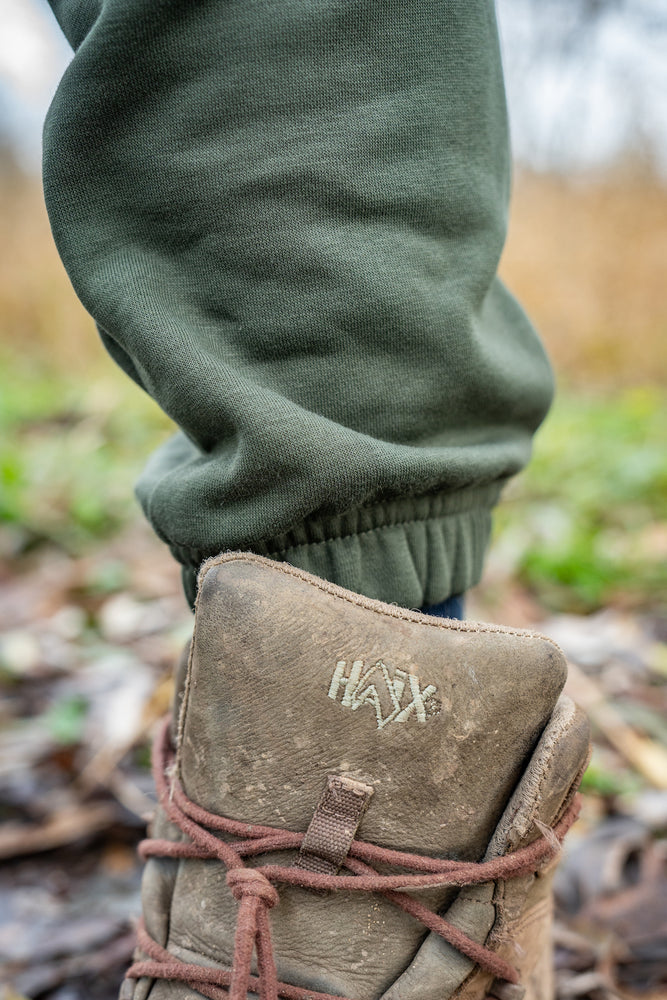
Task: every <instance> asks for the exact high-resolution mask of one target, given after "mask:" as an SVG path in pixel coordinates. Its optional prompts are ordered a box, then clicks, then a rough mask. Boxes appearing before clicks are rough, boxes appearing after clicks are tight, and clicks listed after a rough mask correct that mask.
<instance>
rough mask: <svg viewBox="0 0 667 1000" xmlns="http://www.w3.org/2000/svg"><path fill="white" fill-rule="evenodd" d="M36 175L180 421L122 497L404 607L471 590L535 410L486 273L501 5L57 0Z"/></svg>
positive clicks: (497, 127) (518, 321) (116, 334)
mask: <svg viewBox="0 0 667 1000" xmlns="http://www.w3.org/2000/svg"><path fill="white" fill-rule="evenodd" d="M52 6H53V9H54V11H55V13H56V16H57V17H58V19H59V21H60V23H61V25H62V27H63V29H64V31H65V33H66V34H67V36H68V38H69V39H70V41H71V43H72V45H73V46H74V48H75V49H76V55H75V57H74V60H73V62H72V63H71V65H70V67H69V68H68V70H67V72H66V74H65V76H64V79H63V81H62V83H61V86H60V88H59V90H58V92H57V94H56V97H55V99H54V101H53V104H52V107H51V109H50V112H49V115H48V118H47V122H46V127H45V137H44V183H45V192H46V199H47V206H48V209H49V214H50V218H51V222H52V227H53V232H54V235H55V239H56V242H57V245H58V248H59V250H60V253H61V256H62V259H63V261H64V263H65V266H66V268H67V270H68V272H69V274H70V277H71V280H72V282H73V285H74V287H75V289H76V291H77V293H78V295H79V296H80V298H81V300H82V302H83V304H84V305H85V306H86V308H87V309H88V310H89V311H90V312H91V314H92V315H93V317H94V318H95V320H96V322H97V324H98V328H99V331H100V334H101V336H102V339H103V341H104V343H105V345H106V346H107V348H108V350H109V352H110V353H111V354H112V356H113V357H114V358H115V360H116V361H117V362H118V363H119V364H120V365H121V367H122V368H123V369H124V370H125V371H126V372H127V373H128V374H129V375H130V376H131V377H132V378H134V379H135V380H136V381H137V382H138V383H139V384H140V385H141V386H143V388H144V389H145V390H146V391H147V392H149V393H150V394H151V396H153V397H154V398H155V399H156V400H157V401H158V403H159V404H160V406H162V407H163V409H164V410H165V411H166V412H167V413H168V414H169V415H170V417H172V419H173V420H174V421H175V422H176V424H177V425H178V427H179V428H180V431H179V433H178V434H177V435H176V436H175V437H174V438H173V439H172V440H171V441H169V442H168V443H167V444H166V445H165V446H164V447H162V448H161V449H160V450H159V451H158V452H157V454H155V455H154V456H153V458H152V459H151V460H150V461H149V463H148V466H147V468H146V470H145V472H144V474H143V475H142V477H141V479H140V481H139V484H138V487H137V490H138V496H139V499H140V501H141V504H142V506H143V509H144V511H145V513H146V515H147V517H148V518H149V520H150V522H151V524H152V525H153V527H154V528H155V530H156V531H157V533H158V535H159V536H160V537H161V538H162V539H164V541H166V542H167V543H168V544H169V545H170V547H171V549H172V551H173V553H174V555H175V556H176V558H177V559H178V560H179V561H180V562H181V563H182V565H183V567H184V578H185V581H186V589H187V590H188V593H189V596H190V597H191V598H192V596H193V593H194V581H195V574H196V569H197V567H198V565H199V564H200V562H201V561H202V560H203V559H204V558H205V557H207V556H209V555H211V554H214V553H216V552H219V551H221V550H224V549H229V548H243V549H250V550H253V551H255V552H258V553H261V554H265V555H270V556H272V557H274V558H276V559H285V560H288V561H289V562H291V563H293V564H294V565H297V566H300V567H302V568H305V569H307V570H310V571H312V572H314V573H316V574H318V575H320V576H323V577H325V578H328V579H330V580H332V581H333V582H336V583H339V584H341V585H343V586H346V587H348V588H350V589H353V590H357V591H360V592H361V593H365V594H367V595H369V596H371V597H377V598H380V599H384V600H388V601H395V602H397V603H399V604H402V605H407V606H412V607H420V606H426V605H434V604H437V603H439V602H441V601H443V600H444V599H446V598H447V597H448V596H449V595H451V594H458V593H461V592H463V591H464V590H466V589H467V588H468V587H470V586H471V585H472V584H474V583H475V582H476V581H477V579H478V578H479V575H480V572H481V566H482V560H483V555H484V550H485V547H486V544H487V540H488V535H489V527H490V514H491V509H492V507H493V505H494V503H495V502H496V500H497V498H498V495H499V492H500V489H501V487H502V485H503V483H504V482H505V481H506V480H507V478H508V477H509V476H511V475H512V474H514V473H516V472H517V471H518V469H520V468H521V467H522V465H523V464H524V463H525V461H526V460H527V458H528V455H529V450H530V441H531V435H532V433H533V431H534V430H535V428H536V427H537V425H538V424H539V422H540V421H541V419H542V418H543V416H544V413H545V411H546V409H547V407H548V404H549V400H550V397H551V392H552V381H551V374H550V370H549V366H548V363H547V361H546V359H545V356H544V353H543V350H542V348H541V346H540V344H539V341H538V339H537V337H536V335H535V333H534V331H533V330H532V328H531V326H530V324H529V322H528V321H527V319H526V317H525V316H524V314H523V312H522V311H521V309H520V307H519V306H518V305H517V304H516V302H515V301H514V300H513V298H512V297H511V296H510V295H509V293H508V292H507V291H506V290H505V288H504V287H503V286H502V284H501V283H500V282H499V281H498V279H497V276H496V269H497V265H498V259H499V256H500V252H501V249H502V245H503V241H504V236H505V226H506V211H507V200H508V186H509V154H508V137H507V125H506V112H505V103H504V92H503V81H502V71H501V65H500V57H499V52H498V40H497V30H496V24H495V19H494V11H493V4H492V2H491V0H466V2H463V0H420V2H418V3H416V2H406V0H281V2H277V0H226V2H223V0H215V2H214V0H197V2H192V0H161V2H159V3H156V2H155V0H52Z"/></svg>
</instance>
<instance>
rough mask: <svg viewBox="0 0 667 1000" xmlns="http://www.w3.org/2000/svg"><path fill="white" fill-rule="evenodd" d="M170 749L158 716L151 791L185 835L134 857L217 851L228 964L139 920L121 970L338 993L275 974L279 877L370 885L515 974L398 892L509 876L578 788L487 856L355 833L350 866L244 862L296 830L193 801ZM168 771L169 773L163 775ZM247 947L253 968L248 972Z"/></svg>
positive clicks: (332, 999)
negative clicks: (175, 945) (225, 900)
mask: <svg viewBox="0 0 667 1000" xmlns="http://www.w3.org/2000/svg"><path fill="white" fill-rule="evenodd" d="M173 763H174V752H173V749H172V747H171V742H170V738H169V720H168V719H165V720H164V722H163V724H162V725H161V727H160V729H159V731H158V734H157V736H156V739H155V743H154V747H153V774H154V778H155V783H156V786H157V791H158V798H159V802H160V805H161V806H162V808H163V810H164V812H165V813H166V816H167V818H168V819H169V820H170V821H171V822H172V823H173V824H174V825H175V826H177V827H178V828H179V829H180V830H181V831H182V832H183V833H185V834H186V835H187V836H188V837H189V838H190V842H189V843H183V842H180V841H171V840H162V839H154V838H153V839H147V840H144V841H142V843H141V844H140V845H139V853H140V855H141V857H142V858H143V859H148V858H151V857H169V858H175V859H178V858H182V859H199V860H212V861H219V862H221V863H222V864H223V865H224V866H225V867H226V868H227V884H228V886H229V888H230V891H231V893H232V895H233V897H234V899H236V900H237V901H238V903H239V910H238V916H237V925H236V933H235V938H234V957H233V961H232V967H231V969H229V970H228V969H220V968H211V967H207V966H200V965H195V964H192V963H188V962H184V961H181V960H180V959H179V958H176V957H175V956H174V955H172V954H171V953H170V952H169V951H167V949H165V948H163V947H162V945H160V944H159V943H158V942H157V941H155V940H154V939H153V938H152V937H151V936H150V935H149V934H148V932H147V930H146V928H145V926H144V925H143V923H142V924H140V926H139V931H138V947H139V949H140V950H141V952H143V954H144V955H145V956H146V958H141V959H139V960H137V961H135V962H134V964H133V965H132V966H130V968H129V969H128V971H127V973H126V978H127V979H140V978H143V977H149V978H152V979H167V980H174V981H178V982H182V983H184V984H186V985H187V986H189V987H190V988H191V989H193V990H196V991H198V992H199V993H201V994H203V995H204V996H206V997H209V998H210V1000H246V996H247V993H248V991H250V992H252V993H256V994H258V995H259V997H260V1000H278V997H284V998H286V1000H347V998H345V997H340V996H334V995H333V994H329V993H317V992H315V991H313V990H310V989H302V988H300V987H297V986H293V985H291V984H289V983H283V982H280V981H279V980H278V975H277V971H276V964H275V957H274V953H273V945H272V942H271V926H270V918H269V910H270V909H272V908H273V907H274V906H277V905H278V904H279V902H280V897H279V895H278V891H277V889H276V888H275V886H276V884H279V885H294V886H300V887H301V888H306V889H317V890H329V891H331V890H333V891H336V890H339V891H340V890H350V891H361V892H377V893H380V894H381V895H382V896H383V897H384V898H385V899H386V900H388V901H389V902H391V903H393V904H394V905H395V906H397V907H399V908H400V909H401V910H403V911H404V912H405V913H408V914H410V915H411V916H412V917H414V918H415V919H417V920H419V921H421V923H422V924H423V925H424V926H425V927H427V928H428V929H429V930H431V931H433V932H434V933H435V934H438V935H439V936H440V937H441V938H443V939H444V940H445V941H447V942H448V943H449V944H450V945H452V947H454V948H456V949H457V950H458V951H459V952H461V954H463V955H465V956H466V957H467V958H469V959H470V960H471V961H472V962H474V963H475V964H476V965H478V966H479V967H480V968H482V969H484V970H486V971H487V972H489V973H491V974H493V976H495V977H496V978H497V979H499V980H501V981H504V982H507V983H512V984H517V983H518V981H519V976H518V973H517V971H516V969H515V968H513V966H511V965H510V964H509V963H508V962H506V961H505V960H504V959H503V958H501V956H500V955H498V954H497V953H496V952H494V951H492V950H491V949H489V948H486V947H485V946H484V945H481V944H479V943H478V942H476V941H473V940H472V938H469V937H468V936H467V935H466V934H464V933H463V932H462V931H461V930H459V928H458V927H456V926H454V925H453V924H451V923H449V922H448V921H446V920H445V919H444V918H443V917H441V916H440V915H439V914H437V913H434V912H433V911H432V910H430V909H429V908H428V907H427V906H426V905H424V904H423V903H421V902H420V901H419V900H417V899H415V898H414V897H413V896H410V895H407V893H408V892H409V891H410V890H414V889H427V888H428V889H432V888H438V887H443V886H467V885H477V884H480V883H483V882H492V881H496V880H498V879H503V880H504V879H510V878H517V877H520V876H522V875H528V874H529V873H532V872H535V871H538V870H539V869H540V868H541V867H543V866H544V865H545V864H547V863H548V862H549V861H550V860H551V859H552V858H553V857H554V856H555V855H557V854H558V852H559V850H560V844H561V843H562V840H563V838H564V837H565V834H566V833H567V831H568V830H569V829H570V827H571V826H572V824H573V823H574V821H575V820H576V818H577V816H578V814H579V808H580V798H579V796H578V795H577V796H575V798H574V800H573V801H572V803H571V804H570V806H569V808H568V809H567V810H566V812H565V813H564V814H563V816H562V818H561V819H560V820H559V822H558V823H557V824H556V826H555V827H553V830H550V831H549V833H550V836H545V835H544V834H543V835H542V836H541V837H540V838H539V839H538V840H535V841H534V842H533V843H531V844H529V845H528V846H526V847H522V848H519V850H517V851H515V852H514V853H512V854H507V855H504V856H502V857H498V858H493V859H491V860H490V861H482V862H465V861H452V860H447V859H439V858H428V857H424V856H423V855H417V854H408V853H406V852H403V851H393V850H390V849H387V848H383V847H378V846H377V845H375V844H369V843H365V842H364V841H360V840H354V841H353V842H352V846H351V848H350V852H349V854H348V856H347V858H346V859H345V862H344V866H345V868H346V869H347V870H348V872H349V873H350V874H336V875H327V874H322V873H317V872H309V871H306V870H304V869H301V868H297V867H293V866H287V865H275V864H264V863H262V864H261V866H259V867H256V868H249V867H247V866H246V865H245V864H244V860H243V859H244V858H250V857H253V856H255V855H258V854H262V855H266V854H268V853H270V852H272V851H284V850H289V849H295V850H298V849H299V848H300V846H301V843H302V842H303V838H304V834H303V833H294V832H291V831H289V830H280V829H277V828H275V827H269V826H262V825H259V824H250V823H242V822H239V821H238V820H232V819H228V818H226V817H224V816H218V815H216V814H215V813H210V812H208V811H207V810H205V809H204V808H203V807H202V806H200V805H198V804H197V803H195V802H192V801H191V800H190V799H189V798H188V797H187V795H186V794H185V792H184V790H183V788H182V787H181V784H180V782H179V781H178V779H177V778H176V777H175V775H174V768H173ZM168 775H169V777H168ZM212 831H217V832H220V833H224V834H226V835H227V836H232V837H236V838H237V840H236V842H235V843H234V844H231V843H227V842H226V841H224V840H221V839H220V838H219V837H218V836H216V834H215V833H213V832H212ZM373 865H383V866H384V865H387V866H392V867H399V868H407V869H411V871H409V872H406V873H404V874H400V873H399V874H391V875H381V874H380V873H379V872H378V871H377V870H376V869H375V868H374V867H373ZM253 952H255V953H256V956H257V969H258V976H253V975H252V974H251V967H252V956H253Z"/></svg>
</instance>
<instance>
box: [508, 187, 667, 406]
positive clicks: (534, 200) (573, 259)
mask: <svg viewBox="0 0 667 1000" xmlns="http://www.w3.org/2000/svg"><path fill="white" fill-rule="evenodd" d="M502 274H503V277H504V278H505V280H506V281H507V283H508V284H509V286H510V288H511V289H512V290H513V291H514V292H515V294H516V295H517V296H518V298H519V300H520V301H521V302H522V303H523V305H524V307H525V308H526V310H527V311H528V313H529V315H530V316H531V317H532V318H533V320H534V322H535V323H536V324H537V326H538V328H539V330H540V332H541V334H542V336H543V338H544V340H545V343H546V345H547V348H548V351H549V354H550V356H551V358H552V360H553V362H554V366H555V368H556V371H557V372H558V373H559V375H560V376H561V377H562V378H564V379H566V380H567V381H568V383H570V384H571V385H574V386H589V385H599V384H602V385H605V386H618V385H628V384H637V383H641V382H650V383H654V384H655V383H656V382H658V383H660V382H661V383H665V382H667V296H666V295H665V285H666V283H667V187H665V186H664V184H660V182H659V181H658V180H656V179H655V177H653V176H651V175H650V174H646V173H644V172H643V171H642V170H641V169H639V168H636V169H634V170H632V171H629V172H628V171H619V172H618V173H617V174H615V175H612V176H610V177H606V178H598V179H597V180H595V179H591V178H588V179H580V180H578V181H577V180H572V179H569V180H565V179H562V178H557V177H544V176H531V175H529V174H520V175H519V176H518V177H517V179H516V183H515V190H514V199H513V203H512V211H511V217H510V228H509V237H508V241H507V246H506V249H505V254H504V257H503V261H502Z"/></svg>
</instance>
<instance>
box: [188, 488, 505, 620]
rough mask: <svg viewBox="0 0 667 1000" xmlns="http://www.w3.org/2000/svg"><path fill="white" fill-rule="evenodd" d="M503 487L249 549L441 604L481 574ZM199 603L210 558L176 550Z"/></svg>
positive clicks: (330, 522)
mask: <svg viewBox="0 0 667 1000" xmlns="http://www.w3.org/2000/svg"><path fill="white" fill-rule="evenodd" d="M501 488H502V484H499V483H494V484H492V485H491V486H484V487H475V488H473V489H469V490H462V491H460V492H459V493H454V494H451V493H450V494H441V495H437V496H428V497H417V498H409V499H401V500H393V501H390V502H387V503H384V504H376V505H374V506H373V507H357V508H354V509H353V510H349V511H346V512H345V513H344V514H340V515H336V516H335V517H326V518H317V519H313V520H310V521H307V522H305V523H303V524H301V525H298V526H297V527H295V528H293V529H292V530H291V531H289V532H288V533H286V534H284V535H280V536H278V537H276V538H272V539H268V540H267V541H264V542H260V543H254V544H253V545H250V546H248V547H247V549H248V551H252V552H256V553H257V554H258V555H264V556H268V557H269V558H271V559H276V560H278V561H283V562H288V563H290V564H291V565H292V566H297V567H298V568H300V569H304V570H306V571H307V572H309V573H313V574H314V575H315V576H319V577H321V578H323V579H325V580H329V581H330V582H331V583H335V584H338V586H340V587H345V588H346V589H347V590H352V591H354V592H355V593H358V594H364V595H365V596H366V597H370V598H374V599H375V600H380V601H385V602H387V603H389V604H398V605H400V606H401V607H404V608H422V607H425V606H428V605H433V604H439V603H440V602H441V601H444V600H445V599H446V598H447V597H450V596H451V595H452V594H462V593H463V592H464V591H466V590H468V589H469V588H470V587H472V586H474V585H475V584H476V583H477V582H478V581H479V578H480V576H481V573H482V566H483V562H484V554H485V552H486V548H487V545H488V541H489V536H490V533H491V511H492V508H493V506H494V504H495V503H496V501H497V499H498V496H499V493H500V490H501ZM172 552H173V554H174V555H175V557H176V558H177V559H178V560H179V562H181V563H182V564H183V584H184V587H185V592H186V596H187V598H188V600H189V601H190V603H191V604H194V599H195V595H196V580H197V571H198V569H199V566H200V565H201V563H202V562H203V561H204V560H205V559H207V558H209V557H210V556H211V555H214V554H217V553H212V552H193V551H192V550H187V549H183V548H181V547H176V546H174V547H172Z"/></svg>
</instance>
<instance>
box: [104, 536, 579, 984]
mask: <svg viewBox="0 0 667 1000" xmlns="http://www.w3.org/2000/svg"><path fill="white" fill-rule="evenodd" d="M565 672H566V668H565V662H564V658H563V656H562V654H561V652H560V650H559V649H558V647H557V646H555V645H554V644H553V643H552V642H550V641H549V640H548V639H545V638H544V637H543V636H540V635H537V634H535V633H531V632H524V631H519V630H516V629H511V628H499V627H496V626H492V625H479V624H474V623H470V622H455V621H443V620H441V619H437V618H429V617H427V616H425V615H422V614H417V613H413V612H410V611H404V610H403V609H401V608H397V607H393V606H390V605H386V604H380V603H378V602H376V601H370V600H367V599H365V598H363V597H360V596H358V595H357V594H353V593H350V592H348V591H345V590H342V589H341V588H339V587H335V586H333V585H331V584H329V583H326V582H325V581H323V580H319V579H317V578H315V577H313V576H309V575H308V574H307V573H303V572H300V571H299V570H296V569H293V568H292V567H290V566H287V565H285V564H282V563H275V562H271V561H269V560H267V559H262V558H260V557H258V556H254V555H248V554H243V553H232V554H228V555H223V556H220V557H218V558H216V559H214V560H211V561H210V562H208V563H207V564H206V565H205V566H204V568H203V570H202V574H201V577H200V590H199V598H198V603H197V609H196V620H195V633H194V640H193V644H192V649H191V652H190V657H189V663H188V669H187V677H186V680H185V689H184V694H183V697H182V704H181V707H180V713H179V718H178V724H177V726H176V727H174V730H175V731H174V733H173V734H170V729H169V726H168V725H165V726H164V727H163V729H162V731H161V734H160V735H159V737H158V740H157V742H156V754H155V759H156V780H157V783H158V791H159V793H160V796H161V808H160V809H159V810H158V816H157V818H156V820H155V823H154V825H153V831H152V834H153V839H152V840H149V841H146V842H145V843H144V848H143V853H144V855H145V856H146V857H147V858H148V859H149V860H148V864H147V867H146V872H145V875H144V882H143V905H144V914H145V918H144V919H145V926H144V927H142V928H140V932H139V950H138V952H137V960H136V961H135V963H134V965H133V966H132V967H131V969H130V970H129V972H128V979H126V981H125V984H124V988H123V991H122V992H123V995H124V996H125V997H127V998H129V997H132V998H133V1000H146V998H148V996H149V995H150V998H151V1000H172V998H173V1000H175V998H177V997H178V998H188V1000H196V996H197V994H203V995H204V996H207V997H210V998H212V1000H222V998H224V997H228V996H231V997H232V1000H245V998H246V996H247V994H248V993H250V995H251V996H252V995H255V994H258V995H259V996H260V997H261V998H262V1000H270V998H275V997H277V996H281V997H287V998H291V1000H306V998H309V1000H318V998H319V997H321V996H322V995H325V996H327V997H330V996H331V995H333V996H335V997H347V998H354V1000H379V998H382V1000H449V998H454V997H456V998H460V1000H463V998H465V1000H482V998H484V997H486V996H493V997H499V998H503V1000H510V998H511V1000H518V998H520V997H525V998H526V1000H546V998H548V997H551V995H552V977H551V956H550V946H549V934H550V912H551V887H550V886H551V876H552V872H553V868H554V865H555V862H556V855H557V853H558V847H559V842H560V841H561V840H562V837H563V836H564V834H565V832H566V831H567V829H568V827H569V825H570V824H571V823H572V821H573V820H574V818H575V815H576V800H575V791H576V788H577V785H578V783H579V779H580V777H581V774H582V771H583V768H584V766H585V763H586V760H587V755H588V743H589V737H588V726H587V723H586V721H585V718H584V717H583V716H582V714H581V712H580V711H579V710H578V709H576V708H575V707H574V705H573V704H572V703H571V702H570V701H569V699H567V698H565V697H562V696H560V692H561V689H562V687H563V683H564V681H565ZM559 696H560V697H559ZM274 963H275V964H274Z"/></svg>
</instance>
